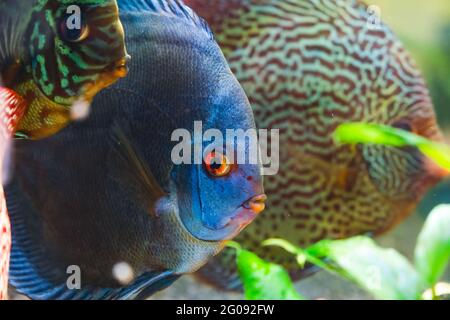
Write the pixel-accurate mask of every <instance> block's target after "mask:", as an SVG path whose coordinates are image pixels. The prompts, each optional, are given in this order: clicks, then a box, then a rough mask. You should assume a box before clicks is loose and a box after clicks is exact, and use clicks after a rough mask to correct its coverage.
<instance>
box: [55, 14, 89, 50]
mask: <svg viewBox="0 0 450 320" xmlns="http://www.w3.org/2000/svg"><path fill="white" fill-rule="evenodd" d="M70 19H72V17H70V16H67V17H65V18H64V19H62V21H61V24H60V34H61V37H62V39H63V40H65V41H68V42H74V43H76V42H81V41H83V40H86V38H87V37H88V36H89V31H90V30H89V25H88V24H87V23H86V22H84V21H81V22H80V23H79V26H76V25H75V24H73V22H72V21H71V20H70Z"/></svg>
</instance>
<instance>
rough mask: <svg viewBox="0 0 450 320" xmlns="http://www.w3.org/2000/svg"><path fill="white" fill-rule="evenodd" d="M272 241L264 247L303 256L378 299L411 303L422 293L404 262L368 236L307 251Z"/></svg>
mask: <svg viewBox="0 0 450 320" xmlns="http://www.w3.org/2000/svg"><path fill="white" fill-rule="evenodd" d="M274 240H275V241H274ZM274 240H270V241H266V244H269V245H278V246H281V247H283V248H287V249H288V251H289V252H292V253H294V254H303V255H305V256H306V260H307V261H308V262H310V263H313V264H315V265H317V266H319V267H321V268H324V269H325V270H327V271H329V272H332V273H336V274H338V275H340V276H342V277H344V278H346V279H348V280H351V281H353V282H355V283H357V284H358V285H359V286H361V287H362V288H364V289H365V290H367V291H368V292H370V293H371V294H373V295H374V296H375V297H376V298H378V299H395V300H415V299H419V298H420V296H421V293H422V292H423V289H424V286H423V283H422V281H421V279H420V277H419V275H418V273H417V272H416V270H414V268H413V267H412V265H411V264H410V263H409V262H408V260H406V259H405V258H404V257H403V256H402V255H400V254H399V253H398V252H397V251H395V250H393V249H383V248H380V247H379V246H377V245H376V244H375V242H374V241H373V240H372V239H370V238H368V237H362V236H361V237H354V238H349V239H346V240H336V241H330V240H324V241H320V242H318V243H316V244H315V245H313V246H311V247H309V248H307V249H300V248H296V247H295V246H293V245H292V244H288V245H287V244H286V243H285V242H284V240H283V241H280V240H278V239H274ZM293 248H295V249H293ZM323 258H326V260H321V259H323Z"/></svg>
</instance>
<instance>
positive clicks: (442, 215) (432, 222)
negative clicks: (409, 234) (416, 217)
mask: <svg viewBox="0 0 450 320" xmlns="http://www.w3.org/2000/svg"><path fill="white" fill-rule="evenodd" d="M414 258H415V259H414V260H415V265H416V268H417V270H418V271H419V273H420V275H421V276H422V279H423V280H424V281H425V282H426V283H427V284H428V285H429V286H434V285H435V284H436V282H438V280H439V279H440V278H441V276H442V274H443V273H444V271H445V269H446V267H447V265H448V262H449V259H450V205H439V206H437V207H435V208H434V209H433V210H432V211H431V213H430V215H429V216H428V218H427V220H426V222H425V225H424V226H423V228H422V231H421V232H420V234H419V237H418V239H417V245H416V249H415V253H414Z"/></svg>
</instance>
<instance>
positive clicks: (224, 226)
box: [185, 194, 267, 241]
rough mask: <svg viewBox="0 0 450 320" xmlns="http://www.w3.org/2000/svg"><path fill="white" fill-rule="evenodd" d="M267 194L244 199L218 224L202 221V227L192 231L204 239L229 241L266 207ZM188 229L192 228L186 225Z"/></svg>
mask: <svg viewBox="0 0 450 320" xmlns="http://www.w3.org/2000/svg"><path fill="white" fill-rule="evenodd" d="M266 199H267V196H266V195H265V194H259V195H257V196H254V197H251V198H250V199H248V200H246V201H244V203H242V205H240V206H239V207H237V208H236V209H235V210H234V211H233V212H232V213H231V214H230V215H229V216H227V217H226V218H224V219H222V220H221V221H220V223H218V224H217V225H216V226H214V227H212V226H208V225H206V224H205V223H201V227H200V228H199V227H196V228H194V230H195V232H192V231H190V233H191V234H192V235H193V236H194V237H195V238H197V239H199V240H202V241H227V240H231V239H233V238H234V237H236V236H237V235H238V234H239V233H240V232H241V231H242V230H243V229H244V228H245V227H247V226H248V225H249V224H250V223H251V222H252V221H253V220H254V219H255V218H256V217H257V216H258V215H259V214H260V213H261V212H262V211H263V210H264V209H265V201H266ZM185 227H187V229H188V230H189V229H190V228H189V227H188V226H186V225H185Z"/></svg>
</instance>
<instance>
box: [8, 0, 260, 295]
mask: <svg viewBox="0 0 450 320" xmlns="http://www.w3.org/2000/svg"><path fill="white" fill-rule="evenodd" d="M119 9H120V12H121V21H122V23H123V25H124V28H125V34H126V42H127V45H128V50H129V52H130V54H131V55H132V56H133V60H132V62H131V63H130V66H129V67H130V72H129V77H127V78H126V79H124V80H123V81H120V82H119V83H117V84H116V85H114V86H113V87H111V88H110V89H107V90H105V91H104V92H103V93H102V94H100V95H99V96H98V97H97V98H96V99H95V100H94V105H93V108H92V114H91V115H90V117H89V118H88V120H86V121H85V122H82V123H75V124H72V125H71V126H69V127H68V128H67V130H64V132H61V133H60V134H58V135H56V136H54V137H51V138H49V139H46V140H43V141H35V142H33V143H29V142H27V141H20V142H19V143H18V144H17V148H16V150H15V155H14V162H15V167H16V168H20V170H15V172H14V174H13V177H12V180H11V182H10V184H9V185H8V186H7V187H6V190H5V191H6V199H7V205H8V210H9V212H10V217H11V225H12V238H13V243H12V254H11V269H10V283H11V284H12V285H13V286H14V287H15V288H17V290H18V291H19V292H21V293H23V294H25V295H27V296H29V297H30V298H32V299H131V298H134V299H141V298H145V297H148V296H149V295H151V294H152V293H154V292H155V291H157V290H159V289H161V288H164V287H166V286H168V285H170V284H171V283H172V282H173V281H174V280H175V279H176V278H177V277H178V276H179V275H180V274H183V273H188V272H193V271H195V270H197V269H198V268H200V267H201V266H202V265H203V264H204V263H206V261H207V260H208V259H209V258H210V257H212V256H213V255H214V254H216V253H218V252H219V251H220V250H221V249H222V248H223V246H224V243H225V240H228V239H231V238H233V237H234V236H236V235H237V234H238V233H239V232H240V231H241V230H242V229H243V227H245V226H246V225H247V224H248V223H249V222H251V220H252V219H253V218H255V217H256V216H257V214H258V213H259V212H260V211H262V210H263V208H264V200H265V196H264V194H263V187H262V178H261V173H260V169H261V167H260V164H259V163H256V164H251V163H247V164H240V165H237V164H231V162H232V161H229V159H228V158H227V157H226V155H225V152H224V154H222V155H220V154H219V153H218V151H217V150H216V151H214V154H213V157H214V159H217V158H219V159H221V161H211V162H208V160H207V159H209V158H211V154H207V156H206V157H205V158H204V159H205V160H204V162H203V163H199V164H180V165H175V164H174V162H173V161H172V157H171V154H172V151H173V150H174V149H173V148H174V147H175V146H176V145H177V142H174V141H171V140H172V133H173V132H174V130H176V129H180V128H185V129H187V132H189V133H192V132H194V128H195V126H194V121H202V126H203V130H207V129H211V128H216V129H218V130H219V131H220V132H224V133H225V130H226V129H242V130H248V129H254V128H255V124H254V119H253V114H252V111H251V108H250V105H249V102H248V100H247V97H246V96H245V93H244V92H243V90H242V88H241V87H240V85H239V83H238V82H237V80H236V79H235V77H234V76H233V74H232V73H231V71H230V69H229V67H228V65H227V63H226V61H225V58H224V57H223V55H222V53H221V51H220V49H219V47H218V45H217V44H216V42H215V41H214V39H213V36H212V34H211V32H210V30H209V29H208V27H207V26H206V24H205V23H204V22H203V20H201V19H200V18H198V17H197V16H196V15H195V14H194V13H193V12H192V11H191V10H190V9H188V8H187V7H185V6H184V5H182V4H180V3H178V1H151V0H145V1H144V0H140V1H138V0H129V1H125V0H123V1H119ZM236 143H237V142H236ZM68 145H70V146H71V147H70V148H67V146H68ZM203 145H204V146H206V145H207V143H206V142H203ZM228 147H229V146H228V145H227V146H226V148H228ZM245 150H246V152H247V153H248V152H249V150H250V149H249V148H247V149H245ZM208 156H209V158H208ZM247 156H248V155H247ZM25 164H26V165H25ZM118 266H119V267H120V268H119V270H122V272H121V273H122V275H120V272H119V275H118V274H117V272H116V271H117V267H118ZM123 275H125V278H126V279H125V280H124V277H123ZM130 275H131V277H129V276H130ZM77 276H78V278H77Z"/></svg>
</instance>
